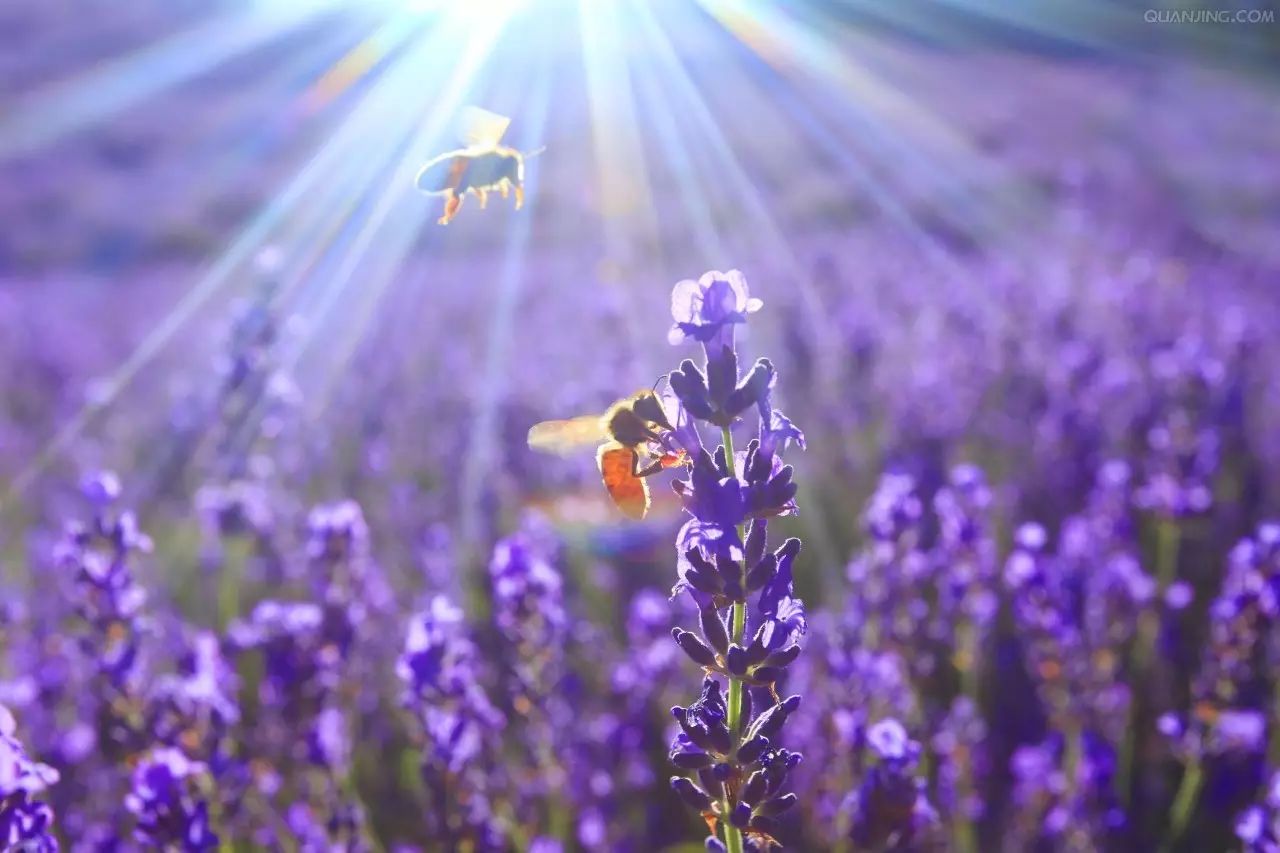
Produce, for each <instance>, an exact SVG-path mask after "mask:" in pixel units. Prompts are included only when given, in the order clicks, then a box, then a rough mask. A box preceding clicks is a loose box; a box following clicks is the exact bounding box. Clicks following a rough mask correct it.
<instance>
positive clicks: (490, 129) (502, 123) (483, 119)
mask: <svg viewBox="0 0 1280 853" xmlns="http://www.w3.org/2000/svg"><path fill="white" fill-rule="evenodd" d="M509 124H511V119H509V118H507V117H506V116H503V115H498V114H497V113H491V112H489V111H488V110H484V109H481V108H480V107H467V108H466V109H464V110H463V111H462V127H461V131H462V139H463V141H464V142H465V143H466V144H467V145H468V146H483V147H492V146H494V145H497V144H498V143H499V142H501V141H502V135H503V134H504V133H506V132H507V125H509Z"/></svg>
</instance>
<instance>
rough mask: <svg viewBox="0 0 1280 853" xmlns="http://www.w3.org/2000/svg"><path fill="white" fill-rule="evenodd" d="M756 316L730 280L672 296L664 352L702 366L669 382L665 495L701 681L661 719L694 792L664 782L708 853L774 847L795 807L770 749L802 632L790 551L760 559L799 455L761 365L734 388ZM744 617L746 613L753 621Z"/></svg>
mask: <svg viewBox="0 0 1280 853" xmlns="http://www.w3.org/2000/svg"><path fill="white" fill-rule="evenodd" d="M760 304H761V303H760V301H759V300H758V299H753V298H751V296H750V293H749V291H748V290H747V283H746V280H745V279H744V278H743V277H742V274H741V273H738V272H732V273H727V274H722V273H717V272H710V273H707V274H706V275H704V276H703V277H702V278H701V279H700V280H699V281H697V282H692V281H683V282H680V283H679V284H677V285H676V287H675V290H674V291H673V293H672V297H671V305H672V317H673V318H674V320H675V325H674V326H673V327H672V330H671V335H670V340H671V342H672V343H673V344H675V343H681V342H683V341H684V340H686V339H688V338H692V339H694V340H696V341H698V342H700V343H701V344H702V345H703V348H704V350H705V355H706V361H705V364H704V367H703V368H699V367H698V366H697V365H695V364H694V363H693V362H692V361H689V360H687V359H686V360H685V361H684V362H683V363H682V364H681V365H680V367H679V368H678V369H677V370H676V371H675V372H673V373H672V374H671V375H670V377H669V382H670V385H671V390H672V392H673V394H674V395H675V397H676V399H677V400H678V401H679V404H680V407H681V408H682V409H683V410H684V411H683V412H681V413H679V414H680V417H677V418H675V419H674V420H675V422H681V421H684V420H688V421H689V422H690V428H689V430H688V431H687V432H685V433H682V434H679V435H674V436H673V438H674V440H675V441H677V442H680V443H683V445H684V447H683V449H684V451H685V452H686V453H687V454H688V456H689V458H690V459H691V460H692V465H691V467H690V470H689V479H688V480H686V481H682V482H678V483H676V484H675V489H676V493H677V494H678V495H679V496H680V499H681V503H682V504H683V506H684V510H685V512H687V513H688V514H689V516H690V518H689V520H688V521H687V522H686V523H685V525H684V527H683V528H682V529H681V530H680V533H679V535H678V536H677V540H676V555H677V558H678V564H679V582H678V583H677V584H676V587H675V590H674V593H676V594H678V593H679V592H682V591H688V592H689V594H690V595H691V596H692V598H693V599H694V601H695V602H696V603H697V605H698V608H699V614H700V615H699V620H698V621H699V624H698V630H697V631H687V630H682V629H679V628H677V629H676V630H675V631H673V633H672V636H673V637H674V638H675V641H676V643H677V644H678V645H679V647H680V648H681V649H682V650H683V651H684V653H685V654H686V655H688V656H689V658H690V659H692V660H693V662H694V663H695V664H697V665H698V667H699V668H700V669H701V670H702V671H703V672H704V673H705V677H704V679H703V685H702V693H701V695H700V697H699V698H698V700H697V701H695V702H693V703H692V704H690V705H689V706H687V707H675V708H673V709H672V715H673V716H674V717H675V719H676V722H677V723H678V724H679V726H680V732H679V733H678V734H677V736H676V738H675V741H674V742H673V743H672V745H671V761H672V763H673V764H675V765H676V766H677V767H679V768H681V769H682V770H688V771H696V773H697V781H696V782H695V781H694V780H692V779H690V778H688V777H685V776H675V777H673V778H672V780H671V784H672V787H673V788H674V789H675V792H676V793H677V794H678V795H679V797H680V799H681V800H682V801H684V802H685V803H686V804H687V805H689V806H690V807H691V808H693V809H696V810H697V811H699V812H700V813H701V814H702V816H703V817H704V818H705V819H706V820H707V821H708V824H709V825H710V826H712V827H714V828H715V830H716V833H717V834H716V836H714V837H713V838H710V839H708V841H707V843H708V847H709V849H724V850H727V851H729V853H740V851H742V850H743V849H744V845H747V846H750V847H751V848H753V849H754V848H758V847H761V846H763V847H768V846H771V845H774V844H777V843H779V842H778V840H777V839H778V837H779V836H780V835H782V834H783V830H784V828H785V822H786V820H787V816H788V813H789V812H790V811H791V809H792V807H793V806H794V805H795V804H796V797H795V795H794V794H791V793H788V792H787V775H788V773H789V771H790V770H791V769H792V768H794V767H795V766H796V765H797V764H798V763H799V762H800V755H799V754H798V753H794V752H791V751H789V750H787V749H784V748H782V747H781V746H779V743H780V740H781V734H782V729H783V726H784V724H785V723H786V721H787V717H788V716H790V715H791V714H792V713H794V712H795V710H796V708H798V707H799V705H800V697H799V696H788V697H786V698H782V697H780V696H779V695H778V693H777V689H776V685H777V683H778V681H779V680H780V679H781V677H782V675H783V673H784V671H785V670H786V668H787V667H788V666H789V665H790V664H791V663H792V662H794V661H795V659H796V657H797V656H798V655H799V653H800V643H799V640H800V637H801V636H802V635H803V634H804V632H805V625H806V622H805V612H804V605H803V603H802V602H801V601H800V600H799V599H797V598H795V597H794V594H793V591H792V577H791V567H792V564H793V562H794V560H795V558H796V555H797V554H798V553H799V551H800V542H799V540H797V539H789V540H787V541H786V542H784V543H782V545H781V546H780V547H778V548H777V549H775V550H771V549H770V548H769V547H768V530H767V524H768V519H769V518H772V517H774V516H779V515H790V514H792V513H794V512H795V511H796V506H795V496H796V486H795V483H794V482H793V481H792V469H791V467H790V466H788V465H784V464H783V462H782V451H783V450H784V449H785V448H786V447H787V445H788V444H789V443H791V442H795V443H796V444H797V445H799V446H800V447H803V446H804V435H803V433H801V432H800V430H799V429H797V428H796V427H795V425H794V424H792V423H791V421H790V420H789V419H788V418H787V417H786V416H785V415H783V414H782V413H781V412H776V411H774V410H773V407H772V405H771V402H770V395H771V392H772V390H773V388H774V385H775V382H776V379H777V375H776V371H775V370H774V368H773V365H772V364H771V363H770V362H769V361H767V360H765V359H760V360H759V361H757V362H756V364H755V366H754V367H752V368H751V369H750V370H749V371H747V373H746V375H745V376H740V374H739V371H738V356H737V353H736V351H735V349H734V339H733V327H734V326H735V325H738V324H740V323H745V322H746V318H747V314H749V313H752V312H754V311H756V310H758V309H759V308H760ZM753 409H754V410H755V412H756V414H757V417H758V428H757V437H756V438H754V439H752V441H751V442H750V443H749V444H748V445H747V447H746V450H745V452H742V453H737V452H735V451H734V446H733V433H732V427H733V425H734V424H735V423H737V422H738V421H739V419H740V417H741V416H742V415H743V414H744V413H746V412H748V411H751V410H753ZM696 421H702V422H703V423H706V424H710V425H711V426H712V427H715V428H718V429H719V430H720V435H721V441H722V444H721V446H720V447H719V448H717V449H716V450H715V452H714V453H709V452H708V451H707V450H705V449H704V448H703V444H702V441H701V438H700V437H698V436H697V434H696V433H697V425H696V423H695V422H696ZM748 611H754V616H753V617H752V618H751V619H750V620H749V619H748ZM722 682H723V683H725V684H726V685H727V686H726V687H722ZM752 690H756V691H757V692H758V694H759V695H760V697H761V698H760V700H758V704H757V703H755V702H753V701H752V700H753V696H752ZM753 705H754V707H755V708H756V713H754V714H753Z"/></svg>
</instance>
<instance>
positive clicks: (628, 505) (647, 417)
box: [529, 390, 688, 520]
mask: <svg viewBox="0 0 1280 853" xmlns="http://www.w3.org/2000/svg"><path fill="white" fill-rule="evenodd" d="M673 429H674V427H672V426H671V423H670V421H669V420H668V419H667V415H666V413H665V412H664V411H663V410H662V403H661V402H660V401H659V400H658V396H657V395H656V394H654V393H653V392H652V391H649V390H644V391H639V392H637V393H635V394H632V395H631V396H629V397H624V398H622V399H621V400H619V401H618V402H616V403H614V404H613V405H612V406H610V407H609V409H608V410H607V411H606V412H605V413H604V414H603V415H584V416H583V417H578V418H571V419H569V420H563V421H543V422H542V423H539V424H534V426H533V427H532V428H531V429H530V430H529V446H530V447H532V448H533V449H535V450H543V451H547V452H550V453H561V454H566V453H572V452H573V451H575V450H578V449H580V448H582V447H584V446H587V445H591V444H599V445H600V446H599V449H598V450H597V451H596V465H597V466H598V467H599V468H600V477H601V479H602V480H603V481H604V487H605V490H606V491H608V493H609V497H610V498H612V499H613V502H614V504H615V505H616V506H617V507H618V509H620V510H622V513H623V514H624V515H626V516H627V517H628V518H633V519H637V520H638V519H642V518H644V517H645V514H646V513H647V512H648V511H649V486H648V483H646V482H645V478H646V477H648V476H650V475H651V474H656V473H658V472H659V471H662V470H664V469H667V468H674V467H676V466H679V465H686V464H688V460H687V457H686V455H685V453H684V451H680V450H672V449H671V448H670V447H668V446H667V444H666V443H665V442H664V437H665V436H666V434H667V433H670V432H672V431H673ZM642 457H643V458H644V460H645V464H644V465H641V458H642Z"/></svg>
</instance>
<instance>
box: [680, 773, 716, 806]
mask: <svg viewBox="0 0 1280 853" xmlns="http://www.w3.org/2000/svg"><path fill="white" fill-rule="evenodd" d="M671 787H672V788H673V789H674V790H675V792H676V793H677V794H679V795H680V799H682V800H684V802H685V804H686V805H688V806H689V807H690V808H693V809H696V810H697V811H700V812H701V811H706V810H707V809H709V808H711V797H709V796H707V793H706V792H705V791H703V790H702V789H701V788H699V787H698V786H697V785H695V784H693V782H692V781H690V780H689V779H686V778H685V777H684V776H672V777H671Z"/></svg>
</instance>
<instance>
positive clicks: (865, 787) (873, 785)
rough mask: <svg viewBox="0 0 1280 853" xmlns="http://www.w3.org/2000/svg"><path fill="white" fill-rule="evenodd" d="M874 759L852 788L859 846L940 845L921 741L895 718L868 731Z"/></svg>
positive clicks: (906, 847) (854, 834)
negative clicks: (921, 768) (919, 772)
mask: <svg viewBox="0 0 1280 853" xmlns="http://www.w3.org/2000/svg"><path fill="white" fill-rule="evenodd" d="M867 746H868V747H869V748H870V751H871V753H872V755H873V763H872V765H871V767H870V769H869V770H868V771H867V772H866V775H865V777H864V778H863V781H862V784H861V785H860V786H859V787H858V789H857V790H856V791H855V792H854V793H853V795H852V798H851V802H850V805H849V808H850V809H851V811H852V813H853V824H852V826H853V828H852V831H851V839H852V840H853V842H854V844H856V845H857V846H858V847H860V848H865V849H873V850H920V849H927V848H928V847H929V846H930V845H931V844H933V845H936V844H937V841H936V838H931V836H935V835H936V832H937V826H938V816H937V814H936V813H935V812H934V811H933V807H932V806H931V805H930V804H929V801H928V798H927V797H926V796H925V794H924V790H923V782H922V781H921V780H919V779H918V778H917V777H916V766H917V764H918V763H919V758H920V744H919V743H917V742H916V741H914V740H912V739H911V738H910V737H908V735H907V731H906V729H904V728H903V727H902V724H901V723H899V722H898V721H897V720H894V719H886V720H881V721H880V722H878V723H876V724H875V725H873V726H872V727H871V728H870V729H869V730H868V731H867Z"/></svg>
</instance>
